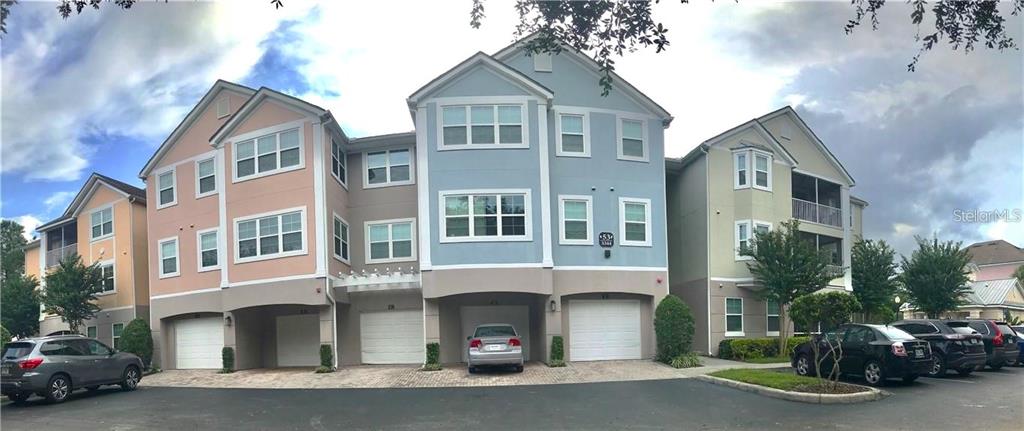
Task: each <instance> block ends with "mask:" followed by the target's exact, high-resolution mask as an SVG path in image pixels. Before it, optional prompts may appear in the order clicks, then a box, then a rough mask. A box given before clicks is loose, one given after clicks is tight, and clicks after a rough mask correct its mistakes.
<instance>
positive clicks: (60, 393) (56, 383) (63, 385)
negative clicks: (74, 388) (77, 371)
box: [45, 374, 71, 403]
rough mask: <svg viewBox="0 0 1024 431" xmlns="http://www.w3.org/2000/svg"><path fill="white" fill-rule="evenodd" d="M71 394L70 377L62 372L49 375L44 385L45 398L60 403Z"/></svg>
mask: <svg viewBox="0 0 1024 431" xmlns="http://www.w3.org/2000/svg"><path fill="white" fill-rule="evenodd" d="M68 395H71V379H69V378H68V376H66V375H64V374H57V375H56V376H53V377H50V382H49V383H48V384H47V385H46V395H45V396H46V400H47V401H49V402H51V403H62V402H64V400H66V399H68Z"/></svg>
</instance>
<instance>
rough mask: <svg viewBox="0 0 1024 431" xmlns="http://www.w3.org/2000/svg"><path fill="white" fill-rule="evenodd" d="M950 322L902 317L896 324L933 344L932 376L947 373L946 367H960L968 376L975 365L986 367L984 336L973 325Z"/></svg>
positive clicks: (930, 372)
mask: <svg viewBox="0 0 1024 431" xmlns="http://www.w3.org/2000/svg"><path fill="white" fill-rule="evenodd" d="M946 322H947V321H945V320H937V319H919V320H917V319H916V320H901V321H899V322H896V323H893V324H892V326H895V327H897V328H900V329H902V330H904V331H906V332H908V333H910V335H913V336H914V338H917V339H921V340H925V341H927V342H928V343H929V344H931V347H932V368H931V370H929V371H928V376H930V377H938V376H944V375H946V370H956V372H958V373H960V375H964V376H966V375H968V374H971V372H972V371H974V369H975V368H977V367H980V366H984V365H985V361H987V360H988V358H987V355H985V343H984V342H983V341H982V340H981V335H979V334H977V333H976V332H975V331H974V330H973V329H971V328H969V327H950V326H949V325H947V324H946Z"/></svg>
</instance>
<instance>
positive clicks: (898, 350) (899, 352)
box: [892, 341, 907, 356]
mask: <svg viewBox="0 0 1024 431" xmlns="http://www.w3.org/2000/svg"><path fill="white" fill-rule="evenodd" d="M892 354H894V355H896V356H907V348H906V347H904V346H903V343H902V342H899V341H897V342H895V343H893V344H892Z"/></svg>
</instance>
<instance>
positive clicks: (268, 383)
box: [141, 358, 789, 389]
mask: <svg viewBox="0 0 1024 431" xmlns="http://www.w3.org/2000/svg"><path fill="white" fill-rule="evenodd" d="M701 360H702V361H703V362H704V364H705V365H704V366H703V367H697V368H685V369H679V370H677V369H674V368H672V367H669V366H667V365H664V364H661V363H658V362H654V361H649V360H636V361H600V362H576V363H569V364H566V366H565V367H562V368H549V367H548V366H547V365H544V364H543V363H539V362H531V363H528V364H526V367H525V369H524V370H523V372H522V373H515V372H512V371H503V370H494V371H485V372H482V373H479V374H469V373H468V372H467V370H466V367H465V366H464V365H460V364H452V365H448V366H446V367H445V369H443V370H441V371H432V372H426V371H419V370H418V368H417V367H415V366H408V365H361V366H352V367H343V368H341V369H339V370H338V371H336V372H334V373H329V374H316V373H313V369H312V368H274V369H255V370H243V371H237V372H235V373H232V374H220V373H218V372H217V371H215V370H169V371H164V372H161V373H157V374H154V375H151V376H146V377H145V378H143V380H142V383H141V385H142V386H172V387H199V388H279V389H285V388H290V389H327V388H437V387H472V386H513V385H551V384H573V383H599V382H621V381H633V380H662V379H685V378H692V377H695V376H698V375H703V374H707V373H711V372H714V371H718V370H723V369H727V368H777V367H788V366H789V364H747V363H743V362H736V361H726V360H722V359H716V358H701Z"/></svg>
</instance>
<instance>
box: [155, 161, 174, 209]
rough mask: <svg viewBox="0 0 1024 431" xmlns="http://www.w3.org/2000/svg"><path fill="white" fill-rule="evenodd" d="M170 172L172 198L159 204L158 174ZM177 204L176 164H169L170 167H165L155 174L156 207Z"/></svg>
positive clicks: (160, 207) (161, 207)
mask: <svg viewBox="0 0 1024 431" xmlns="http://www.w3.org/2000/svg"><path fill="white" fill-rule="evenodd" d="M167 173H170V174H171V191H172V192H173V194H174V198H173V199H171V201H170V202H168V203H165V204H161V203H160V190H165V189H161V188H160V176H162V175H164V174H167ZM177 204H178V166H177V165H175V166H171V167H170V169H165V170H163V171H161V172H158V173H157V174H156V209H163V208H167V207H173V206H175V205H177Z"/></svg>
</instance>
